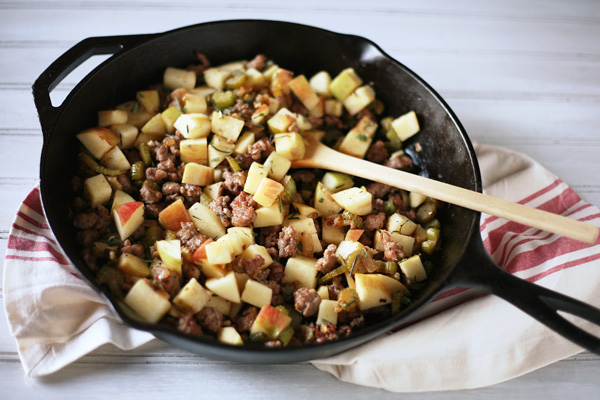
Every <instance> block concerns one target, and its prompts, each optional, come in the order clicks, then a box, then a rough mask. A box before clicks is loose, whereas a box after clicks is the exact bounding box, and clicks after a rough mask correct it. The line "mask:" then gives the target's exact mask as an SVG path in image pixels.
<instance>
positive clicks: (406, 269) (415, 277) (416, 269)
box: [399, 255, 427, 283]
mask: <svg viewBox="0 0 600 400" xmlns="http://www.w3.org/2000/svg"><path fill="white" fill-rule="evenodd" d="M399 265H400V269H401V270H402V272H403V273H404V275H406V277H407V278H408V279H410V280H411V281H412V282H413V283H417V282H421V281H424V280H426V279H427V272H426V271H425V268H424V267H423V263H422V262H421V257H419V256H418V255H414V256H412V257H410V258H409V259H408V260H404V261H401V262H400V263H399Z"/></svg>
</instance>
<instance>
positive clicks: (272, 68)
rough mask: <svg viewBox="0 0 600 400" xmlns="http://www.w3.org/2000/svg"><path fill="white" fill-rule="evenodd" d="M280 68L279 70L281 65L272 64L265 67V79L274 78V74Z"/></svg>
mask: <svg viewBox="0 0 600 400" xmlns="http://www.w3.org/2000/svg"><path fill="white" fill-rule="evenodd" d="M278 70H279V65H277V64H272V65H271V66H269V67H267V68H265V69H264V70H263V72H262V74H263V76H264V77H265V79H267V80H272V79H273V75H275V72H277V71H278Z"/></svg>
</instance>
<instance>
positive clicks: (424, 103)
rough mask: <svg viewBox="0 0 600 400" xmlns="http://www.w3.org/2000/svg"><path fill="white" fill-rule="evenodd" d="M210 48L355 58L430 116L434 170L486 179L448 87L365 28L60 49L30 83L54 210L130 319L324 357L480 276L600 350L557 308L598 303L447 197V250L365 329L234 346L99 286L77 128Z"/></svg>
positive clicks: (281, 25)
mask: <svg viewBox="0 0 600 400" xmlns="http://www.w3.org/2000/svg"><path fill="white" fill-rule="evenodd" d="M196 50H198V51H201V52H203V53H205V54H206V55H207V56H208V58H209V59H210V60H211V62H212V63H213V65H218V64H220V63H224V62H228V61H232V60H237V59H250V58H252V57H253V56H254V55H256V54H258V53H264V54H266V55H267V56H268V57H270V58H272V59H274V60H275V61H276V62H277V63H278V64H279V65H280V66H282V67H284V68H288V69H291V70H292V71H294V72H295V73H298V74H299V73H304V74H307V75H310V74H313V73H315V72H317V71H319V70H323V69H325V70H328V71H331V72H332V73H336V72H338V71H340V70H341V69H343V68H346V67H349V66H351V67H354V68H355V70H356V71H357V72H358V74H359V75H360V76H361V77H363V79H364V80H365V81H373V82H374V84H375V90H376V92H377V96H378V98H380V99H381V100H383V102H384V103H385V105H386V114H387V115H400V114H402V113H404V112H406V111H408V110H415V111H416V113H417V114H418V115H419V121H420V122H421V123H422V130H421V133H420V134H419V135H418V140H419V142H420V143H421V144H422V148H423V149H424V150H423V152H422V153H421V154H422V157H421V162H422V163H423V164H424V165H423V166H424V170H426V171H427V173H428V174H429V176H430V177H433V178H435V179H438V180H441V181H444V182H447V183H450V184H453V185H458V186H462V187H465V188H469V189H472V190H477V191H481V178H480V174H479V167H478V164H477V159H476V156H475V152H474V150H473V147H472V145H471V142H470V140H469V138H468V136H467V134H466V132H465V130H464V128H463V127H462V126H461V124H460V122H459V121H458V119H457V118H456V116H455V115H454V113H453V112H452V111H451V110H450V108H449V107H448V105H447V104H446V103H445V102H444V101H443V100H442V98H441V97H440V96H439V95H438V94H437V93H436V92H435V91H434V90H433V89H432V88H431V87H429V85H427V84H426V83H425V82H424V81H423V80H422V79H421V78H419V77H418V76H417V75H416V74H414V73H413V72H412V71H410V70H408V69H407V68H406V67H405V66H403V65H402V64H400V63H399V62H397V61H395V60H394V59H392V58H391V57H389V56H388V55H387V54H386V53H384V52H383V51H382V50H381V49H380V48H379V47H378V46H377V45H376V44H374V43H373V42H371V41H369V40H367V39H364V38H362V37H357V36H351V35H343V34H338V33H333V32H329V31H326V30H322V29H317V28H314V27H309V26H303V25H298V24H291V23H285V22H276V21H257V20H236V21H220V22H211V23H205V24H199V25H194V26H189V27H185V28H181V29H177V30H173V31H169V32H165V33H160V34H150V35H133V36H113V37H92V38H88V39H85V40H83V41H81V42H80V43H78V44H76V45H75V46H73V47H72V48H71V49H69V50H68V51H67V52H66V53H64V54H63V55H62V56H60V57H59V58H58V59H57V60H56V61H55V62H54V63H52V65H51V66H50V67H48V69H47V70H46V71H44V72H43V73H42V74H41V75H40V77H39V78H38V79H37V80H36V82H35V84H34V85H33V95H34V99H35V104H36V107H37V110H38V113H39V117H40V123H41V126H42V131H43V134H44V145H43V149H42V155H41V166H40V179H41V194H42V202H43V206H44V210H45V213H46V216H47V218H48V222H49V224H50V227H51V228H52V231H53V232H54V234H55V235H56V238H57V240H58V242H59V243H60V245H61V247H62V248H63V250H64V251H65V253H66V254H67V256H68V257H69V258H70V260H71V261H72V262H73V264H74V265H75V266H76V267H77V268H78V269H79V271H80V272H81V274H82V275H83V276H84V277H85V278H86V279H87V280H88V281H89V282H90V283H91V285H92V286H93V287H95V288H96V289H97V290H99V291H100V292H102V293H103V294H104V295H105V296H106V297H107V298H108V299H109V300H110V302H111V304H112V306H113V307H114V308H115V310H116V311H117V313H118V314H119V316H120V317H121V318H122V319H123V320H124V321H125V322H126V323H127V324H129V325H130V326H132V327H134V328H138V329H142V330H146V331H149V332H151V333H153V334H154V335H155V336H157V337H159V338H160V339H163V340H164V341H166V342H169V343H171V344H173V345H175V346H178V347H181V348H183V349H186V350H188V351H191V352H195V353H199V354H203V355H205V356H208V357H211V358H215V359H222V360H232V361H237V362H249V363H283V362H296V361H305V360H310V359H317V358H322V357H327V356H330V355H333V354H336V353H339V352H342V351H344V350H347V349H349V348H352V347H354V346H357V345H359V344H361V343H364V342H366V341H368V340H370V339H372V338H374V337H375V336H377V335H379V334H381V333H383V332H385V331H388V330H390V329H393V328H397V327H399V326H401V325H402V324H403V323H405V322H406V320H407V318H408V317H409V316H414V313H415V311H416V310H418V309H420V308H421V307H423V305H425V304H426V303H427V302H428V301H430V300H431V299H432V298H433V297H434V296H435V295H437V294H439V293H440V292H442V291H444V290H447V289H449V288H452V287H457V286H460V287H471V288H476V289H480V290H483V291H486V292H489V293H493V294H495V295H497V296H500V297H502V298H504V299H505V300H507V301H509V302H511V303H512V304H514V305H515V306H517V307H519V308H520V309H522V310H523V311H525V312H527V313H528V314H530V315H531V316H532V317H534V318H536V319H537V320H539V321H541V322H542V323H544V324H546V325H547V326H548V327H550V328H551V329H553V330H555V331H556V332H558V333H560V334H562V335H563V336H565V337H566V338H568V339H570V340H572V341H573V342H575V343H577V344H579V345H580V346H582V347H584V348H586V349H588V350H589V351H592V352H595V353H598V354H600V340H599V339H598V338H596V337H594V336H592V335H590V334H588V333H586V332H585V331H583V330H581V329H579V328H577V327H576V326H575V325H573V324H571V323H570V322H568V321H567V320H566V319H564V318H563V317H561V316H560V315H558V313H557V311H559V310H560V311H564V312H567V313H570V314H573V315H576V316H579V317H581V318H584V319H586V320H589V321H592V322H595V323H597V324H598V323H600V310H598V309H596V308H593V307H591V306H589V305H586V304H584V303H582V302H580V301H577V300H574V299H571V298H569V297H566V296H563V295H561V294H558V293H555V292H552V291H550V290H547V289H544V288H542V287H539V286H536V285H533V284H531V283H528V282H526V281H523V280H520V279H518V278H515V277H513V276H512V275H510V274H509V273H506V272H504V271H503V270H502V269H500V268H499V267H497V266H496V265H495V264H494V263H493V261H492V260H491V259H490V258H489V256H488V254H487V253H486V251H485V249H484V247H483V244H482V241H481V237H480V234H479V219H480V214H479V213H478V212H474V211H470V210H466V209H463V208H460V207H456V206H448V207H447V208H446V209H445V212H444V215H442V216H441V219H442V221H441V222H442V225H443V226H444V229H443V243H444V246H443V250H442V252H441V254H440V256H439V260H438V263H437V267H436V269H435V271H434V273H432V274H431V276H430V279H429V283H428V285H427V286H426V287H425V288H424V289H423V290H422V291H421V292H419V294H418V296H417V297H416V298H415V299H414V301H413V302H412V303H411V304H410V305H409V306H408V307H406V309H404V310H403V311H401V312H400V313H399V314H398V315H396V316H394V317H392V318H389V319H387V320H385V321H381V322H378V323H376V324H374V325H371V326H369V327H367V328H366V329H363V330H361V331H359V332H357V333H356V334H354V335H352V336H350V337H349V338H346V339H343V340H338V341H334V342H331V343H326V344H322V345H312V346H302V347H289V348H275V349H272V348H262V347H260V348H259V347H253V346H245V347H241V348H240V347H234V346H229V345H226V344H222V343H219V342H216V341H215V340H212V339H210V338H202V337H200V338H196V337H190V336H187V335H185V334H182V333H180V332H178V331H177V330H176V329H174V328H172V327H169V326H162V325H153V324H147V323H144V322H143V321H141V320H140V319H139V317H137V316H136V315H135V314H134V313H133V312H132V311H131V310H130V309H129V308H128V307H127V306H125V305H124V304H123V303H122V301H120V300H118V299H116V298H115V297H114V296H113V295H112V294H111V293H110V292H108V290H106V288H104V287H102V286H100V285H99V284H98V283H97V281H96V280H95V278H94V273H93V272H92V271H91V270H90V269H89V268H88V267H87V266H86V263H85V262H84V261H83V259H82V258H81V256H80V248H79V245H78V244H77V242H76V241H75V230H74V228H73V226H72V224H71V222H70V220H69V218H68V214H69V204H71V200H72V199H71V198H69V196H70V193H71V190H70V183H69V181H70V178H71V174H72V171H74V166H75V163H76V159H77V146H78V145H77V141H76V140H75V137H74V135H75V134H76V133H78V132H80V131H81V130H83V129H85V128H88V127H90V126H95V124H96V123H97V122H96V118H97V110H102V109H107V108H109V107H111V106H114V105H115V104H118V103H119V102H123V101H126V100H130V99H131V98H132V97H133V95H134V93H135V92H136V91H137V90H139V89H140V88H144V87H147V86H148V85H150V84H153V83H156V82H161V81H162V73H163V71H164V69H165V68H166V67H167V66H179V67H184V66H186V65H189V64H190V63H192V62H194V61H195V60H194V51H196ZM97 54H114V55H113V56H112V57H110V58H109V59H108V60H106V61H105V62H104V63H103V64H101V65H100V66H99V67H98V68H96V69H95V70H94V71H93V72H91V73H90V74H89V75H88V76H86V77H85V78H84V79H83V80H82V81H81V82H80V83H79V84H78V85H77V86H76V87H75V88H74V89H73V90H72V91H71V93H70V94H69V95H68V97H67V98H66V100H65V101H64V102H63V104H62V105H60V106H59V107H54V106H53V105H52V104H51V101H50V97H49V93H50V91H52V89H53V88H54V87H55V86H56V85H57V84H58V83H59V82H60V81H61V80H62V79H63V78H64V77H65V76H66V75H68V74H69V73H70V72H71V71H72V70H73V69H74V68H76V67H77V66H78V65H79V64H81V63H82V62H83V61H85V60H86V59H88V58H90V57H91V56H93V55H97Z"/></svg>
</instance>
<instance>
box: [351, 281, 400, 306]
mask: <svg viewBox="0 0 600 400" xmlns="http://www.w3.org/2000/svg"><path fill="white" fill-rule="evenodd" d="M379 275H380V274H355V275H354V280H355V283H356V294H357V295H358V307H359V308H360V309H361V310H368V309H369V308H374V307H379V306H382V305H384V304H389V303H391V302H392V294H391V293H390V291H389V290H388V288H387V286H386V285H385V284H384V283H383V282H382V281H381V279H379V278H378V276H379ZM390 279H392V278H390Z"/></svg>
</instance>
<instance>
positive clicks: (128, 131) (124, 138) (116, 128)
mask: <svg viewBox="0 0 600 400" xmlns="http://www.w3.org/2000/svg"><path fill="white" fill-rule="evenodd" d="M110 129H111V130H112V131H113V132H115V133H116V134H118V135H119V136H121V148H123V149H128V148H130V147H132V146H133V144H134V143H135V139H136V138H137V135H138V128H136V127H135V126H133V125H129V124H117V125H111V127H110Z"/></svg>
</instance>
